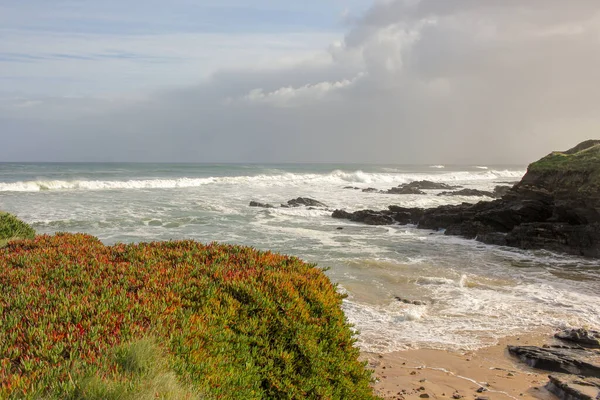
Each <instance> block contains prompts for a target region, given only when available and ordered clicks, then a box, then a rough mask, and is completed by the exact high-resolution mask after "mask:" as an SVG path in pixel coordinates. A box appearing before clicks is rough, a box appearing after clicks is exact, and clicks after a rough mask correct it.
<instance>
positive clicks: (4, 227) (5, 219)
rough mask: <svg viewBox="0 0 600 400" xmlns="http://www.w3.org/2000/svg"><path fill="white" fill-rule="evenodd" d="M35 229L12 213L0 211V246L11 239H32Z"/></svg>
mask: <svg viewBox="0 0 600 400" xmlns="http://www.w3.org/2000/svg"><path fill="white" fill-rule="evenodd" d="M34 236H35V231H34V230H33V228H32V227H30V226H29V225H27V224H26V223H25V222H23V221H21V220H19V219H18V218H17V217H15V216H14V215H11V214H8V213H4V212H0V248H2V247H4V246H6V244H7V243H8V242H9V241H11V240H18V239H33V237H34Z"/></svg>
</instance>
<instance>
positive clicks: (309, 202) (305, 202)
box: [287, 197, 327, 207]
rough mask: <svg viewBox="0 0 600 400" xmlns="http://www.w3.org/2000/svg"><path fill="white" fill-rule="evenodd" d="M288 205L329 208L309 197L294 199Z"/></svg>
mask: <svg viewBox="0 0 600 400" xmlns="http://www.w3.org/2000/svg"><path fill="white" fill-rule="evenodd" d="M287 204H288V206H290V207H300V206H306V207H327V205H326V204H323V203H321V202H320V201H317V200H315V199H311V198H308V197H298V198H297V199H292V200H290V201H288V202H287Z"/></svg>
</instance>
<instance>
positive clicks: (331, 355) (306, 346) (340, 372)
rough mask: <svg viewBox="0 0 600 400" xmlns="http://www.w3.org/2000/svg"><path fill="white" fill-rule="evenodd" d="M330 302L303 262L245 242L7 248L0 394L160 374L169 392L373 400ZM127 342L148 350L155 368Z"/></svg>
mask: <svg viewBox="0 0 600 400" xmlns="http://www.w3.org/2000/svg"><path fill="white" fill-rule="evenodd" d="M341 302H342V296H341V295H340V294H339V293H337V291H336V288H335V286H334V285H332V284H331V282H330V281H329V279H328V278H327V276H326V275H325V274H324V273H323V271H322V270H320V269H318V268H316V267H315V266H314V265H310V264H306V263H304V262H302V261H301V260H300V259H298V258H294V257H288V256H284V255H279V254H274V253H271V252H262V251H257V250H255V249H252V248H248V247H240V246H229V245H219V244H215V243H213V244H209V245H203V244H200V243H197V242H194V241H173V242H162V243H142V244H129V245H125V244H118V245H115V246H105V245H104V244H102V243H101V242H100V241H99V240H98V239H96V238H94V237H92V236H88V235H84V234H56V235H54V236H37V237H36V238H35V239H33V240H24V241H17V242H11V243H10V244H8V246H7V247H6V248H4V249H0V398H7V397H8V398H11V397H14V398H40V397H44V398H97V397H98V396H100V397H102V396H106V397H110V396H109V394H110V393H117V392H119V393H120V395H119V396H120V397H119V398H136V393H141V392H143V391H144V390H145V391H146V392H147V390H148V388H149V387H150V388H151V387H153V386H152V385H149V384H148V382H154V381H155V380H156V379H159V378H160V377H167V378H168V379H170V380H171V381H173V380H175V381H177V385H179V386H177V385H175V386H177V387H178V389H177V390H178V393H179V395H177V396H176V395H174V394H173V396H172V397H171V398H188V397H189V398H210V399H213V398H214V399H267V398H277V399H349V398H352V399H373V398H374V396H373V394H372V391H371V389H370V387H369V383H370V373H369V372H368V371H367V370H365V366H364V364H362V363H360V362H359V361H357V357H358V350H357V349H356V348H355V347H354V346H353V344H354V340H353V336H352V331H351V329H350V327H349V325H348V323H347V322H346V319H345V317H344V314H343V312H342V311H341V309H340V305H341ZM148 338H151V339H148ZM148 340H150V342H148ZM139 343H146V344H147V343H152V345H151V346H150V345H146V346H145V347H144V346H142V347H140V346H139V345H138V344H139ZM128 346H129V347H128ZM140 348H141V349H144V348H151V349H154V350H152V351H154V352H158V353H160V355H159V356H156V359H157V360H162V361H160V368H159V372H156V371H155V368H154V367H153V366H152V365H154V364H152V363H151V362H149V363H146V362H145V361H144V360H146V358H144V357H141V356H138V355H137V354H145V353H144V352H142V351H141V350H139V349H140ZM123 349H125V350H123ZM132 349H133V350H132ZM128 351H129V353H128ZM132 352H133V353H132ZM148 357H150V358H149V359H150V360H153V359H154V358H152V356H148ZM152 371H154V372H152ZM157 377H159V378H157ZM160 379H162V378H160ZM165 379H166V378H165ZM90 382H92V383H93V384H90ZM160 386H161V385H157V387H160ZM163 386H164V385H163ZM99 387H100V388H104V389H102V390H100V389H98V388H99ZM111 388H112V389H111ZM115 388H117V389H118V390H117V389H115ZM103 390H104V391H103ZM157 390H158V389H157ZM146 392H145V393H146ZM98 393H100V395H99V394H98ZM102 393H104V394H102ZM146 394H147V393H146ZM127 396H129V397H127ZM155 396H158V397H160V398H169V397H168V396H166V397H165V396H163V394H161V393H158V392H157V393H155Z"/></svg>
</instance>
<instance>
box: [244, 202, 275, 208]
mask: <svg viewBox="0 0 600 400" xmlns="http://www.w3.org/2000/svg"><path fill="white" fill-rule="evenodd" d="M250 207H260V208H275V206H273V205H272V204H268V203H259V202H256V201H251V202H250Z"/></svg>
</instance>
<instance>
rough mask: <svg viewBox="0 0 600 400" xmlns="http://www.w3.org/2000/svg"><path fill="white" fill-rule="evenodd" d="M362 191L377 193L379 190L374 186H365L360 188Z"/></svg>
mask: <svg viewBox="0 0 600 400" xmlns="http://www.w3.org/2000/svg"><path fill="white" fill-rule="evenodd" d="M362 191H363V193H377V192H379V190H377V189H375V188H366V189H363V190H362Z"/></svg>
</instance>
